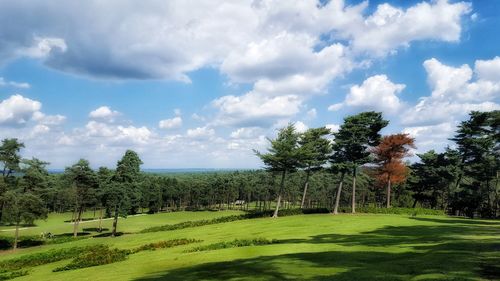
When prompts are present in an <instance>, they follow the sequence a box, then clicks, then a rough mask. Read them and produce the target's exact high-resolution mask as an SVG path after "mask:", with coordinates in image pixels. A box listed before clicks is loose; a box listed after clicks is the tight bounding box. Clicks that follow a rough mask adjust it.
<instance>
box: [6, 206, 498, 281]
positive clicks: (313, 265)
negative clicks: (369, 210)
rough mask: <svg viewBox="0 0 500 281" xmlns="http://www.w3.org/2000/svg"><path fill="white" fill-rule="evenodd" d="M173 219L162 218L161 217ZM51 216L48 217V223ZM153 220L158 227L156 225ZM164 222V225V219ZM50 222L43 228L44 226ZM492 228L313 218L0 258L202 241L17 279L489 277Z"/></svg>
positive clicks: (189, 215)
mask: <svg viewBox="0 0 500 281" xmlns="http://www.w3.org/2000/svg"><path fill="white" fill-rule="evenodd" d="M235 213H236V212H227V211H222V212H177V213H167V214H157V215H144V216H137V217H132V218H129V219H126V220H123V219H122V220H120V222H119V223H120V224H121V226H122V228H123V229H124V230H127V231H129V232H136V231H137V230H139V229H138V227H139V226H141V225H142V223H141V221H142V222H144V225H147V226H151V225H152V221H157V224H162V223H163V224H165V223H167V224H170V223H177V222H180V221H182V220H199V219H201V218H203V217H204V218H213V217H215V216H221V215H232V214H235ZM169 217H170V218H171V220H169V221H167V220H168V218H169ZM56 218H59V219H61V217H57V216H56V217H51V219H50V220H49V221H50V223H52V225H54V226H55V225H56V224H57V223H56V222H55V220H56ZM155 219H156V220H155ZM162 220H163V221H162ZM47 223H49V222H47ZM257 237H259V238H266V239H277V243H275V244H270V245H263V246H248V247H235V248H226V249H218V250H207V251H199V252H187V250H189V249H191V248H193V247H197V246H200V245H209V244H213V243H218V242H224V241H232V240H234V239H236V238H237V239H250V238H257ZM499 237H500V222H498V221H488V220H467V219H459V218H451V217H444V216H418V217H408V216H400V215H374V214H373V215H371V214H359V215H347V214H346V215H338V216H332V215H331V214H316V215H300V216H289V217H280V218H277V219H271V218H261V219H249V220H240V221H234V222H228V223H220V224H213V225H206V226H200V227H192V228H185V229H179V230H173V231H160V232H152V233H141V234H139V233H137V234H126V235H124V236H120V237H116V238H110V237H107V238H90V239H83V240H79V241H75V242H70V243H63V244H57V245H46V246H41V247H34V248H27V249H20V250H18V251H17V253H15V254H12V253H10V252H3V253H2V254H0V259H1V260H6V259H10V258H13V257H14V256H22V255H28V254H32V253H35V252H43V251H47V250H49V249H54V248H64V247H74V246H81V245H91V244H101V243H103V244H107V245H110V246H112V247H115V248H119V249H132V248H134V247H138V246H140V245H143V244H147V243H152V242H157V241H162V240H170V239H178V238H189V239H196V240H202V242H199V243H194V244H189V245H184V246H178V247H173V248H168V249H158V250H155V251H144V252H140V253H137V254H134V255H130V256H129V257H128V258H127V259H126V260H124V261H121V262H116V263H112V264H108V265H102V266H97V267H90V268H84V269H77V270H69V271H63V272H52V270H53V269H54V268H56V267H59V266H63V265H65V264H68V263H69V260H63V261H58V262H54V263H50V264H47V265H42V266H36V267H32V268H30V269H28V270H29V275H27V276H23V277H19V278H16V279H15V280H495V278H498V274H499V272H500V271H499V268H498V264H499V262H500V240H499Z"/></svg>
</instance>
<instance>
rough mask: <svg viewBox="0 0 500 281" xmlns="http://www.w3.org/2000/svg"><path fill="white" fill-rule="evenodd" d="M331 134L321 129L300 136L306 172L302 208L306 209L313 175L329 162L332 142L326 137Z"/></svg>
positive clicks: (310, 130)
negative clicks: (308, 189)
mask: <svg viewBox="0 0 500 281" xmlns="http://www.w3.org/2000/svg"><path fill="white" fill-rule="evenodd" d="M330 133H331V132H330V130H329V129H327V128H326V127H321V128H311V129H308V130H307V131H306V132H305V133H303V134H302V135H301V136H300V139H299V144H300V149H301V150H302V153H303V159H302V163H301V164H302V166H303V167H304V170H305V172H306V180H305V183H304V191H303V193H302V201H301V203H300V208H304V202H305V200H306V193H307V188H308V186H309V177H310V175H311V173H312V172H313V171H316V170H319V169H321V167H322V166H323V165H324V164H325V163H326V161H327V160H328V156H329V154H330V153H331V152H332V147H331V144H330V141H329V140H327V139H325V136H327V135H329V134H330Z"/></svg>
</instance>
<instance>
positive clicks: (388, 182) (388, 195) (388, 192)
mask: <svg viewBox="0 0 500 281" xmlns="http://www.w3.org/2000/svg"><path fill="white" fill-rule="evenodd" d="M396 199H397V198H396ZM390 207H391V177H390V176H389V177H388V179H387V208H390Z"/></svg>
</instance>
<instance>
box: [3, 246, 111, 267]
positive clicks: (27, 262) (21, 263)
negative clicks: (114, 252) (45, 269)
mask: <svg viewBox="0 0 500 281" xmlns="http://www.w3.org/2000/svg"><path fill="white" fill-rule="evenodd" d="M100 247H101V245H95V246H87V247H72V248H64V249H57V250H49V251H46V252H42V253H36V254H29V255H24V256H21V257H19V258H15V259H10V260H5V261H0V269H1V270H0V272H8V271H16V270H20V269H26V268H27V267H33V266H38V265H43V264H48V263H53V262H56V261H60V260H64V259H69V258H72V257H74V256H76V255H79V254H80V253H83V252H89V253H91V252H93V251H95V250H97V249H99V248H100Z"/></svg>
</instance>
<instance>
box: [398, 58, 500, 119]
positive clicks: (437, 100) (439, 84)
mask: <svg viewBox="0 0 500 281" xmlns="http://www.w3.org/2000/svg"><path fill="white" fill-rule="evenodd" d="M499 62H500V59H499V58H498V57H496V58H494V59H492V60H478V61H476V66H475V69H474V71H473V70H472V69H471V68H470V67H469V66H468V65H466V64H464V65H462V66H459V67H452V66H447V65H444V64H442V63H441V62H440V61H438V60H437V59H434V58H432V59H429V60H426V61H425V62H424V67H425V69H426V71H427V80H428V83H429V86H430V88H431V91H432V93H431V95H430V96H426V97H422V98H420V101H419V102H418V103H417V104H416V105H415V106H414V107H412V108H410V109H409V111H407V112H406V113H405V114H404V115H403V119H402V122H403V124H406V125H432V124H438V123H442V122H445V121H457V120H460V119H463V118H465V117H466V116H467V114H468V113H469V112H470V111H472V110H480V111H490V110H494V109H499V108H500V105H499V104H498V97H499V96H500V77H499V76H498V75H496V74H495V70H496V68H497V67H498V64H500V63H499ZM474 73H476V79H473V74H474Z"/></svg>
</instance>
